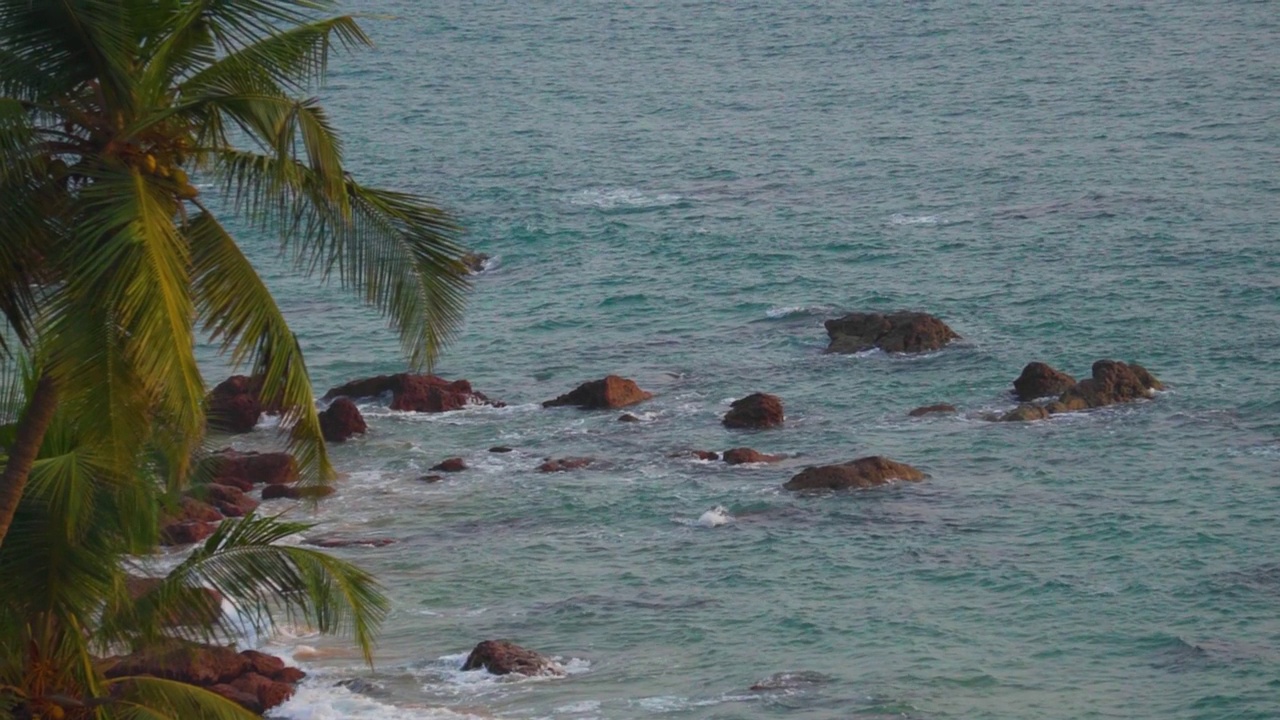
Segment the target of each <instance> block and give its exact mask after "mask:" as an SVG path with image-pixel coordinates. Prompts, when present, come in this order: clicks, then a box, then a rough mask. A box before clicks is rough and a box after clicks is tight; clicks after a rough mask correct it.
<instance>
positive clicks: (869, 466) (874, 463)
mask: <svg viewBox="0 0 1280 720" xmlns="http://www.w3.org/2000/svg"><path fill="white" fill-rule="evenodd" d="M926 477H928V476H927V475H925V474H924V473H922V472H920V471H919V470H917V469H915V468H913V467H911V466H910V465H907V464H905V463H900V462H895V461H893V460H890V459H888V458H885V457H880V456H878V455H873V456H871V457H864V458H858V459H857V460H854V461H852V462H847V463H843V464H841V465H822V466H818V467H808V468H805V469H804V470H801V471H800V473H799V474H798V475H796V476H795V477H793V478H791V479H790V480H788V481H787V482H786V484H785V485H783V486H782V487H783V488H785V489H787V490H846V489H860V488H869V487H875V486H877V485H884V484H887V483H889V482H892V481H893V480H907V481H912V482H916V481H920V480H924V479H925V478H926Z"/></svg>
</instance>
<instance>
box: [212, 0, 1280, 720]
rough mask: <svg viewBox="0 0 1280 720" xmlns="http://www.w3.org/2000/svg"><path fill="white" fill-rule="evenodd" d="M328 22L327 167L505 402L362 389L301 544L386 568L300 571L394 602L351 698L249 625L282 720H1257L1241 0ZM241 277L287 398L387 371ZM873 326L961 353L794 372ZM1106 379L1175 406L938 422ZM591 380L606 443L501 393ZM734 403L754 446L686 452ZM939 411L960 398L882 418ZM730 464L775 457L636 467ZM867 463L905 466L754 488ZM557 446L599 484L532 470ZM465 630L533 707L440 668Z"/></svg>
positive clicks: (1253, 101)
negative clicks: (833, 324) (406, 216)
mask: <svg viewBox="0 0 1280 720" xmlns="http://www.w3.org/2000/svg"><path fill="white" fill-rule="evenodd" d="M344 9H345V10H348V11H351V12H356V13H359V14H360V15H361V16H362V23H363V25H364V27H365V29H366V31H367V32H368V33H369V34H370V35H371V36H372V38H373V40H374V41H375V43H376V45H377V47H376V48H375V49H373V50H371V51H363V52H357V53H354V54H341V55H340V56H339V57H337V58H336V59H335V60H334V62H333V63H332V66H331V75H330V78H329V83H328V85H327V87H326V88H325V89H324V90H323V92H322V93H321V98H322V99H323V101H324V103H325V105H326V107H327V108H328V109H329V111H330V113H331V115H332V119H333V121H334V123H335V124H336V125H337V126H338V127H339V128H340V129H341V130H342V132H343V134H344V137H345V138H346V140H347V145H346V152H347V156H348V158H349V160H348V162H349V163H350V165H351V166H352V167H353V169H354V170H355V171H356V172H357V174H358V175H359V176H360V177H361V178H362V179H364V180H366V181H368V182H370V183H373V184H379V185H384V186H392V187H402V188H406V189H409V190H412V191H415V192H420V193H424V194H426V195H428V196H430V197H433V198H435V199H437V200H438V201H440V202H441V203H442V204H443V205H445V206H446V207H448V208H450V209H451V210H452V211H454V212H456V213H457V214H458V215H459V216H460V217H461V218H462V219H463V220H464V222H465V223H466V225H467V226H468V234H467V236H466V237H465V243H466V244H467V245H468V246H470V247H474V248H475V249H476V250H478V251H480V252H484V253H489V254H491V255H493V256H494V260H493V262H492V263H491V266H490V268H489V269H488V270H487V271H486V272H485V273H483V274H481V275H479V276H476V277H475V279H474V280H475V282H474V289H473V291H472V293H471V295H470V297H469V304H468V310H467V315H466V319H465V322H464V324H463V326H462V327H461V330H460V333H459V334H458V336H457V338H456V340H455V341H454V342H453V344H452V345H451V346H450V347H449V348H448V349H447V350H446V352H445V353H444V355H443V356H442V357H441V360H440V362H439V364H438V367H437V368H436V370H437V372H439V373H440V374H441V375H444V376H445V377H449V378H457V377H465V378H468V379H469V380H471V382H472V383H473V384H474V386H475V387H476V389H478V390H480V391H481V392H484V393H486V394H488V395H489V396H490V397H493V398H497V399H500V400H503V401H505V402H507V403H508V406H507V407H506V408H502V409H494V408H475V409H468V410H465V411H461V412H457V413H449V414H444V415H433V416H416V415H411V414H404V413H396V412H391V411H389V410H387V409H386V407H385V405H383V404H380V403H377V402H368V403H364V404H362V410H363V411H364V412H365V414H366V417H367V418H368V420H369V424H370V432H369V433H368V435H367V436H365V437H363V438H360V439H356V440H353V441H351V442H348V443H345V444H343V445H338V446H334V447H333V449H332V456H333V460H334V462H335V464H336V465H337V466H338V468H339V469H340V470H341V471H342V472H343V473H345V477H344V478H343V479H342V480H341V481H340V482H339V483H338V485H337V494H336V495H334V496H333V497H331V498H329V499H327V500H325V501H324V502H323V503H322V504H321V505H320V506H319V508H318V509H317V510H316V511H315V514H314V516H313V519H314V520H315V521H316V522H318V523H319V524H320V527H319V528H318V529H317V530H316V531H315V532H316V533H317V534H324V535H339V536H345V537H358V538H369V537H378V538H390V539H394V540H395V541H396V542H395V544H392V545H389V546H387V547H382V548H347V549H342V550H337V551H335V552H336V553H338V554H340V555H341V556H343V557H345V558H348V559H350V560H353V561H355V562H357V563H359V564H360V565H361V566H362V567H364V568H367V569H368V570H370V571H372V572H374V573H375V574H376V575H377V576H378V577H379V578H380V579H381V580H382V581H383V582H384V583H385V584H386V586H387V590H388V593H389V595H390V597H391V599H392V602H393V610H392V614H391V616H390V617H389V619H388V621H387V623H386V626H385V628H384V635H383V638H382V641H381V644H380V648H379V652H378V656H377V666H376V668H375V669H374V670H369V669H368V668H365V667H364V666H363V665H362V664H361V662H360V660H359V656H358V653H356V652H355V651H354V650H353V649H352V648H351V647H350V644H349V642H347V641H343V640H332V639H323V638H316V637H312V636H308V635H298V636H294V635H290V634H289V633H288V632H287V631H286V632H285V633H283V634H282V635H280V636H279V637H276V638H272V639H270V640H269V641H267V643H268V646H269V647H272V648H274V649H277V650H279V651H281V652H282V653H283V654H284V655H286V656H290V655H292V656H294V657H295V658H297V659H298V660H299V661H300V662H301V663H302V665H303V666H304V667H305V668H306V669H307V670H308V672H310V673H311V676H310V677H309V678H308V679H307V680H306V681H305V682H304V683H303V685H302V687H301V689H300V692H299V693H298V695H297V696H296V697H295V698H294V699H293V700H292V701H290V703H289V704H287V705H286V706H284V707H282V708H280V709H279V710H278V711H277V712H276V715H277V716H279V717H288V718H294V719H295V720H322V719H325V720H327V719H329V718H347V717H351V718H361V719H364V718H456V717H466V716H478V717H501V718H520V719H525V718H552V717H553V718H568V719H573V720H587V719H588V718H671V719H676V718H708V719H710V718H781V717H786V718H805V719H808V718H815V719H817V718H890V717H894V718H903V717H905V718H920V719H928V720H935V719H937V720H941V719H954V718H1055V719H1056V718H1062V719H1067V718H1166V719H1167V718H1275V717H1280V611H1278V608H1280V556H1277V547H1278V546H1280V473H1277V469H1278V468H1277V465H1278V462H1280V421H1277V412H1280V394H1278V393H1277V390H1278V388H1280V383H1278V382H1277V377H1278V376H1277V372H1278V371H1280V322H1278V321H1280V273H1278V272H1277V271H1278V270H1280V260H1278V259H1277V253H1276V252H1275V248H1276V239H1277V236H1278V235H1280V212H1278V211H1277V206H1278V205H1280V50H1278V49H1277V48H1280V12H1277V5H1276V3H1274V2H1244V1H1241V2H1210V3H1203V2H1190V1H1187V0H1175V1H1173V2H1167V3H1159V4H1149V3H1129V2H1114V1H1107V2H1104V1H1102V0H1092V1H1090V0H1079V1H1075V2H1067V3H1057V4H1048V3H1035V4H1022V3H1008V2H976V1H974V2H957V3H933V2H908V3H881V2H839V3H837V2H803V1H802V2H795V3H779V2H763V1H762V0H747V1H746V2H741V3H718V2H707V1H705V0H685V1H681V2H676V1H674V0H665V1H663V0H630V1H628V2H619V3H551V2H545V1H534V2H528V3H505V2H504V3H471V2H457V1H456V0H439V1H437V2H430V3H423V2H417V1H415V0H365V1H362V2H355V0H350V1H349V2H346V3H345V5H344ZM247 245H248V246H249V247H250V249H251V250H252V251H253V258H254V261H255V263H256V264H258V266H259V267H260V268H261V269H262V271H263V274H264V276H265V277H266V278H267V281H268V283H269V285H270V286H271V287H272V289H273V291H274V292H275V294H276V297H277V298H278V299H279V300H280V302H281V304H282V307H283V308H284V309H285V311H286V313H287V314H288V316H289V318H290V322H291V324H292V326H293V329H294V330H295V332H296V333H297V334H298V336H299V340H300V342H301V343H302V346H303V349H304V351H305V352H306V355H307V359H308V362H309V365H310V367H311V370H312V380H313V382H314V384H315V388H316V391H317V396H319V395H320V394H323V392H324V390H325V389H327V388H328V387H330V386H333V385H336V384H338V383H340V382H344V381H346V380H349V379H353V378H356V377H363V376H369V375H374V374H379V373H387V372H397V371H401V370H403V369H404V361H403V359H402V356H401V355H400V353H399V350H398V345H397V342H396V339H395V337H394V335H393V334H392V333H391V332H389V331H388V330H386V328H385V323H384V322H383V321H382V320H380V319H379V318H378V317H377V316H376V314H374V313H372V312H370V311H368V310H365V309H363V308H360V307H358V304H357V302H356V300H355V299H354V298H353V297H351V296H350V295H348V294H346V293H344V292H343V291H342V290H341V289H340V288H337V287H323V286H320V285H319V284H318V283H316V282H315V281H308V280H303V279H300V278H298V277H297V276H296V275H295V274H294V273H292V272H291V271H290V269H289V268H288V267H286V266H285V265H284V264H283V263H282V262H281V261H280V260H279V259H278V258H277V256H276V251H275V250H274V249H273V245H272V240H271V238H268V237H253V236H251V235H250V236H248V240H247ZM900 308H905V309H915V310H923V311H927V312H930V313H933V314H936V315H938V316H940V317H942V318H943V319H944V320H946V321H947V322H948V323H949V324H950V325H951V326H952V327H953V328H955V329H956V330H957V331H958V332H959V333H960V335H962V336H963V340H962V341H960V342H957V343H955V344H954V345H952V346H950V347H948V348H947V349H945V350H943V351H940V352H934V353H928V354H924V355H921V356H912V357H907V356H892V355H885V354H883V353H879V352H871V353H862V354H858V355H851V356H844V355H826V354H824V353H823V352H822V351H823V348H824V347H825V344H826V337H825V333H824V331H823V327H822V322H823V320H825V319H827V318H831V317H836V316H838V315H840V314H842V313H844V312H848V311H855V310H881V311H885V310H895V309H900ZM1106 357H1110V358H1117V359H1122V360H1132V361H1137V362H1140V363H1142V364H1143V365H1145V366H1146V367H1148V368H1149V369H1151V371H1152V372H1154V373H1155V374H1156V375H1157V376H1158V377H1160V378H1161V379H1162V380H1164V381H1165V382H1166V383H1167V384H1168V386H1169V389H1168V390H1167V391H1166V392H1163V393H1161V394H1160V395H1159V396H1158V397H1156V398H1155V399H1153V400H1151V401H1147V402H1140V403H1135V404H1132V405H1127V406H1123V407H1116V408H1109V409H1104V410H1101V411H1094V412H1087V413H1081V414H1075V415H1071V416H1063V417H1055V418H1053V419H1051V420H1048V421H1044V422H1038V423H1029V424H1006V423H990V422H984V421H982V420H980V419H978V418H979V416H980V415H981V414H982V413H983V412H986V411H991V410H1002V409H1006V408H1009V407H1012V405H1013V400H1012V398H1011V396H1010V395H1009V392H1008V391H1009V387H1010V383H1011V381H1012V380H1013V378H1014V377H1016V376H1017V374H1018V372H1019V371H1020V370H1021V368H1022V366H1023V365H1024V364H1026V363H1027V362H1030V361H1033V360H1039V361H1044V362H1048V363H1050V364H1052V365H1054V366H1055V367H1058V368H1061V369H1063V370H1066V371H1067V372H1070V373H1072V374H1074V375H1076V376H1077V377H1080V376H1087V374H1088V370H1089V366H1090V364H1091V363H1092V362H1093V361H1094V360H1096V359H1099V358H1106ZM608 373H617V374H621V375H624V376H626V377H631V378H634V379H636V380H637V381H638V382H639V383H640V385H641V386H642V387H644V388H645V389H647V390H650V391H652V392H653V393H654V395H655V397H654V398H653V399H652V400H650V401H648V402H646V403H644V404H643V405H639V406H637V407H636V408H633V411H634V412H636V413H637V414H638V415H640V416H641V417H642V419H643V420H644V422H641V423H619V422H617V421H616V418H617V415H618V413H617V412H598V413H592V412H580V411H577V410H573V409H550V410H543V409H541V408H540V407H539V405H538V403H540V401H542V400H546V399H548V398H552V397H555V396H556V395H559V394H560V393H563V392H566V391H568V390H569V389H571V388H573V387H574V386H576V385H577V384H578V383H580V382H582V381H585V380H589V379H593V378H598V377H601V376H603V375H605V374H608ZM209 379H210V380H211V381H214V382H216V381H217V380H218V379H220V378H218V377H215V373H214V371H210V373H209ZM755 391H765V392H772V393H776V394H778V395H780V396H781V397H782V398H783V401H784V402H785V404H786V410H787V422H786V425H785V426H784V427H783V428H780V429H776V430H770V431H763V432H741V431H738V432H735V431H728V430H725V429H724V428H723V427H721V425H720V424H719V417H720V416H721V415H722V414H723V412H724V411H725V409H726V407H727V403H728V402H729V401H730V400H732V399H733V398H737V397H742V396H743V395H746V394H748V393H751V392H755ZM936 402H950V403H953V404H955V405H957V406H959V408H960V412H959V413H958V414H957V415H954V416H935V417H927V418H920V419H916V418H908V417H907V415H906V413H907V411H908V410H910V409H911V408H913V407H916V406H919V405H925V404H931V403H936ZM274 439H275V437H274V433H273V429H272V428H270V427H262V428H259V429H258V430H257V431H255V432H254V433H253V434H251V435H249V436H238V437H235V438H231V439H229V440H228V441H229V442H233V443H234V444H236V445H237V446H241V447H249V448H251V447H260V446H265V445H267V444H269V443H271V442H273V441H274ZM493 445H509V446H511V447H513V448H515V451H514V452H512V453H510V454H504V455H498V454H491V453H488V452H487V448H489V447H490V446H493ZM742 445H747V446H751V447H754V448H756V449H758V450H761V451H764V452H770V453H784V454H786V455H788V459H787V460H785V461H784V462H782V463H779V464H777V465H771V466H738V467H728V466H725V465H723V464H716V463H705V462H697V461H693V460H686V459H678V458H671V457H669V455H670V454H671V453H673V452H677V451H680V450H684V449H689V448H702V449H710V450H723V449H726V448H729V447H735V446H742ZM870 454H882V455H887V456H890V457H893V458H895V459H898V460H901V461H904V462H908V463H911V464H913V465H915V466H917V467H919V468H921V469H923V470H924V471H925V472H927V473H929V474H930V475H931V477H930V479H929V480H927V481H926V482H923V483H918V484H897V485H893V486H889V487H884V488H878V489H874V490H871V491H865V492H853V493H845V494H837V495H829V496H823V497H799V496H792V495H790V494H788V493H786V492H784V491H782V490H781V489H780V485H781V483H782V482H784V481H785V480H786V479H787V478H789V477H790V476H791V475H792V474H794V473H795V472H796V471H797V470H798V469H799V468H801V467H803V466H805V465H808V464H819V463H827V462H836V461H843V460H849V459H853V458H856V457H860V456H863V455H870ZM573 455H587V456H593V457H596V458H599V459H600V461H601V462H600V463H599V464H598V465H597V466H594V467H592V468H589V469H586V470H582V471H577V472H571V473H558V474H551V475H544V474H539V473H537V472H534V468H535V467H536V466H537V464H538V463H539V462H540V461H541V459H542V458H544V457H547V456H555V457H563V456H573ZM451 456H461V457H464V458H465V459H466V460H467V462H468V463H469V464H470V465H471V466H472V469H470V470H468V471H466V472H463V473H459V474H457V475H450V476H448V477H446V478H445V479H444V480H443V481H441V482H438V483H434V484H425V483H421V482H418V481H416V480H415V478H417V477H418V476H420V475H422V474H423V473H424V472H426V470H427V468H429V467H430V466H431V465H433V464H435V463H437V462H439V461H440V460H442V459H444V458H446V457H451ZM715 506H723V507H724V508H725V509H726V510H727V515H728V522H724V523H716V522H705V523H700V522H699V519H700V518H701V517H702V516H703V513H705V512H707V511H708V510H710V509H712V508H714V507H715ZM287 507H289V505H288V503H287V501H273V502H271V503H266V504H264V508H266V509H271V510H276V509H279V510H283V509H285V508H287ZM290 516H291V517H312V516H310V515H308V511H307V510H306V509H305V508H298V509H295V510H292V511H291V515H290ZM494 637H502V638H510V639H512V640H515V641H516V642H519V643H521V644H523V645H526V646H528V647H531V648H535V649H537V650H539V651H542V652H545V653H547V654H550V655H555V656H558V657H560V658H561V660H562V662H563V663H564V664H565V665H566V667H567V668H568V669H569V674H568V676H567V677H565V678H561V679H531V680H512V679H509V678H503V679H498V678H494V677H492V676H489V675H488V674H487V673H484V672H471V673H462V672H460V670H459V668H460V667H461V663H462V659H463V657H464V656H465V653H466V652H467V651H468V650H469V649H470V648H471V647H472V646H473V645H474V644H475V643H476V642H478V641H480V640H483V639H487V638H494ZM779 673H788V674H789V675H787V676H786V677H783V678H780V679H779V678H775V679H774V680H773V681H771V682H772V683H773V684H774V685H776V687H775V688H773V689H765V690H758V691H751V690H749V688H750V687H751V686H752V685H753V684H756V683H761V682H762V681H766V680H767V679H769V678H774V677H775V676H777V675H778V674H779ZM352 679H358V680H359V681H360V682H359V683H356V684H352V683H347V684H346V685H338V683H340V682H343V681H349V680H352Z"/></svg>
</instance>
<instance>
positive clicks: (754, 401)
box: [721, 393, 786, 429]
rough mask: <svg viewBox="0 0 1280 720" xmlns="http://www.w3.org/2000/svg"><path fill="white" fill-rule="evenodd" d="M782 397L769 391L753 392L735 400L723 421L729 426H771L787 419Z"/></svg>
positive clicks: (761, 427)
mask: <svg viewBox="0 0 1280 720" xmlns="http://www.w3.org/2000/svg"><path fill="white" fill-rule="evenodd" d="M785 419H786V418H785V415H784V414H783V411H782V399H781V398H779V397H778V396H777V395H770V394H768V393H753V394H751V395H748V396H746V397H744V398H742V399H740V400H734V401H733V403H732V404H731V405H730V406H729V412H727V413H725V414H724V419H723V420H721V423H723V424H724V426H725V427H728V428H760V429H763V428H771V427H775V426H777V425H781V424H782V422H783V420H785Z"/></svg>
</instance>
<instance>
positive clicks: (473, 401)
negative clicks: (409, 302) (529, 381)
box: [324, 373, 503, 413]
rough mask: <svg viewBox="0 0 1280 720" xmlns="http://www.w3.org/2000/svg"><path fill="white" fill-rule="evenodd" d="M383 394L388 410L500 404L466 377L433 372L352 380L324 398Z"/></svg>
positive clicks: (446, 410)
mask: <svg viewBox="0 0 1280 720" xmlns="http://www.w3.org/2000/svg"><path fill="white" fill-rule="evenodd" d="M387 393H390V394H391V409H392V410H404V411H410V412H431V413H438V412H449V411H452V410H461V409H462V408H464V407H467V406H469V405H492V406H494V407H502V406H503V404H502V403H499V402H493V401H492V400H490V399H489V398H487V397H485V396H484V395H483V394H482V393H478V392H476V391H475V390H473V389H472V388H471V383H469V382H467V381H466V380H454V381H452V382H451V381H449V380H445V379H444V378H440V377H436V376H435V375H414V374H411V373H399V374H397V375H379V376H377V377H373V378H366V379H364V380H355V381H353V382H349V383H347V384H346V385H340V386H338V387H336V388H333V389H331V390H329V392H327V393H325V394H324V399H325V400H330V399H333V398H336V397H339V396H346V397H349V398H364V397H378V396H380V395H384V394H387Z"/></svg>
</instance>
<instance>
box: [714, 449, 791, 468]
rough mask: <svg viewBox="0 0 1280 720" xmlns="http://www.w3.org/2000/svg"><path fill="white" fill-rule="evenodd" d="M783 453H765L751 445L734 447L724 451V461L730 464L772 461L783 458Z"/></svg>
mask: <svg viewBox="0 0 1280 720" xmlns="http://www.w3.org/2000/svg"><path fill="white" fill-rule="evenodd" d="M782 459H783V458H782V456H781V455H765V454H764V453H762V452H758V451H756V450H752V449H751V448H749V447H740V448H733V449H732V450H725V451H724V461H725V462H727V463H729V464H730V465H743V464H746V463H771V462H778V461H779V460H782Z"/></svg>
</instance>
